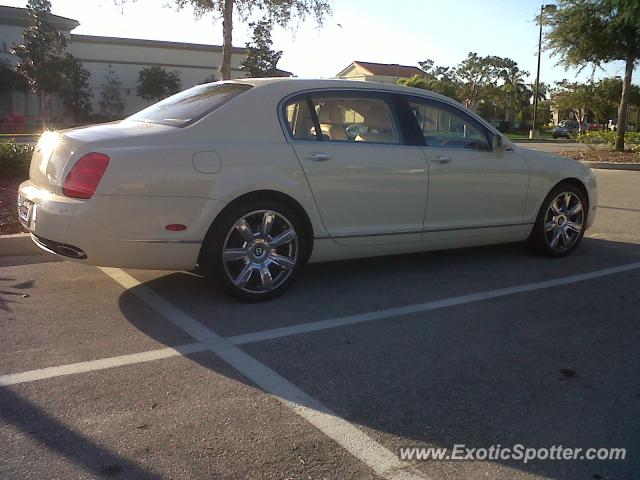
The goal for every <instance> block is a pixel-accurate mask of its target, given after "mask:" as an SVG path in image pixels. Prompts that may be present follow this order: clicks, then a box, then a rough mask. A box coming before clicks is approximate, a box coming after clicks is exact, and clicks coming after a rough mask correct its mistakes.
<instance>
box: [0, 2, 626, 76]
mask: <svg viewBox="0 0 640 480" xmlns="http://www.w3.org/2000/svg"><path fill="white" fill-rule="evenodd" d="M547 1H548V0H547ZM51 2H52V5H53V8H52V11H53V13H54V14H56V15H61V16H64V17H70V18H73V19H76V20H78V21H79V22H80V26H79V27H78V28H77V29H75V30H74V31H73V33H78V34H85V35H105V36H118V37H128V38H146V39H155V40H169V41H176V42H193V43H207V44H218V45H219V44H221V43H222V22H221V21H220V20H219V19H215V18H212V17H211V16H209V17H204V18H201V19H196V18H195V17H194V12H193V10H191V9H190V8H185V9H183V10H180V11H177V10H176V9H175V8H172V7H171V5H174V4H175V2H173V1H171V0H128V1H127V2H125V5H124V7H123V8H120V7H119V6H118V5H116V2H115V1H114V0H51ZM0 3H1V4H3V5H8V6H13V7H24V6H25V5H26V0H0ZM332 4H333V15H332V16H331V17H328V18H327V19H326V20H325V22H324V25H323V26H322V27H319V26H318V25H317V23H316V22H315V20H313V19H307V20H305V21H303V22H300V21H296V22H295V23H294V24H293V25H292V26H291V27H289V28H287V29H283V28H276V29H275V31H274V32H273V39H274V48H275V49H276V50H282V51H283V52H284V54H283V56H282V59H281V60H280V63H279V64H278V67H279V68H282V69H285V70H289V71H291V72H293V73H294V74H295V75H297V76H299V77H303V78H313V77H316V78H317V77H332V76H334V75H336V74H337V73H338V72H339V71H341V70H342V69H343V68H345V67H346V66H347V65H349V63H351V62H352V61H353V60H360V61H370V62H381V63H399V64H404V65H417V63H418V62H419V61H422V60H425V59H432V60H434V61H435V63H436V65H442V66H453V65H456V64H457V63H459V62H460V61H462V60H463V59H464V58H466V56H467V54H468V53H469V52H477V53H478V54H479V55H482V56H484V55H497V56H501V57H509V58H511V59H513V60H515V61H516V62H518V65H519V66H520V68H521V69H523V70H526V71H528V72H529V73H530V74H531V75H530V77H529V81H530V82H533V81H534V80H535V73H536V61H537V56H536V55H537V50H538V28H539V27H538V24H537V23H536V21H535V17H536V15H537V14H538V12H539V10H540V5H541V4H540V2H538V1H537V0H453V1H451V0H395V1H394V0H333V1H332ZM249 38H250V30H249V29H248V28H247V26H246V25H243V24H242V23H241V22H239V21H238V20H237V19H236V22H235V28H234V41H233V43H234V45H236V46H244V45H245V44H246V42H247V41H248V40H249ZM558 61H559V59H558V58H557V57H555V58H552V57H550V56H549V55H548V54H547V53H546V52H543V54H542V67H541V74H540V81H542V82H547V83H551V82H553V81H557V80H562V79H565V78H566V79H571V80H573V79H575V78H579V79H581V80H586V79H588V78H590V77H591V74H592V69H591V68H590V67H588V68H586V69H585V70H584V71H583V72H582V73H578V72H577V71H576V70H568V71H567V70H565V68H564V67H563V66H560V65H558ZM623 74H624V64H623V63H621V62H614V63H612V64H610V65H608V66H607V67H606V70H604V71H603V70H597V71H596V72H595V75H594V76H595V79H596V80H597V79H599V78H602V77H606V76H616V75H623Z"/></svg>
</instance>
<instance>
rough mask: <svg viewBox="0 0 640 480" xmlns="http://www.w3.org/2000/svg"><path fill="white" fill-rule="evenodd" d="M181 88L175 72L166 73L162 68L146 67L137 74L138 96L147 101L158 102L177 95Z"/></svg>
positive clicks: (178, 76) (180, 82)
mask: <svg viewBox="0 0 640 480" xmlns="http://www.w3.org/2000/svg"><path fill="white" fill-rule="evenodd" d="M181 86H182V81H181V80H180V74H179V73H178V72H177V71H174V72H167V71H166V70H165V69H164V68H162V67H146V68H143V69H142V70H140V73H139V74H138V87H137V89H136V91H137V93H138V96H139V97H140V98H142V99H144V100H148V101H156V102H157V101H158V100H162V99H163V98H167V97H169V96H171V95H173V94H174V93H178V92H179V91H180V88H181Z"/></svg>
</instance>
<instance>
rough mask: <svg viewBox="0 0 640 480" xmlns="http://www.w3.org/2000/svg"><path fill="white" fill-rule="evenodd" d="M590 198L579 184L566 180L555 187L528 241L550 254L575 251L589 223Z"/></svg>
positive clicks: (542, 208) (559, 254)
mask: <svg viewBox="0 0 640 480" xmlns="http://www.w3.org/2000/svg"><path fill="white" fill-rule="evenodd" d="M587 212H588V204H587V199H586V197H585V195H584V193H583V192H582V190H580V189H579V188H578V187H576V186H575V185H572V184H570V183H564V184H561V185H558V186H557V187H555V188H554V189H553V190H552V191H551V192H550V193H549V195H547V198H545V201H544V202H543V204H542V207H541V208H540V212H539V213H538V218H537V219H536V223H535V226H534V227H533V231H532V232H531V235H530V237H529V244H530V245H531V246H532V247H533V248H534V249H535V250H536V251H538V252H540V253H543V254H545V255H548V256H551V257H564V256H565V255H568V254H570V253H571V252H573V251H574V250H575V249H576V247H577V246H578V244H579V243H580V240H582V237H583V235H584V231H585V229H586V227H587Z"/></svg>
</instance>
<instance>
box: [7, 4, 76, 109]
mask: <svg viewBox="0 0 640 480" xmlns="http://www.w3.org/2000/svg"><path fill="white" fill-rule="evenodd" d="M27 13H28V15H29V23H28V25H27V28H26V29H25V31H24V33H23V35H22V44H20V45H17V46H16V47H15V48H14V49H13V50H12V53H13V54H14V55H16V56H17V57H18V59H19V60H18V65H17V71H18V73H19V74H20V75H22V76H23V77H24V78H25V80H26V81H27V82H28V84H29V86H30V87H31V89H32V90H33V91H34V92H35V93H36V94H38V95H39V96H40V109H41V111H42V113H43V114H44V111H45V96H46V95H49V94H52V93H54V92H55V91H56V90H57V89H58V88H59V87H60V84H61V81H62V78H63V74H62V71H61V69H60V65H61V63H62V62H63V61H64V58H65V50H66V48H67V39H66V38H65V36H64V35H63V34H62V33H60V32H59V31H58V30H56V29H55V28H54V27H53V26H52V25H51V24H50V23H49V21H48V19H47V17H48V16H49V15H51V2H50V1H49V0H29V1H28V2H27Z"/></svg>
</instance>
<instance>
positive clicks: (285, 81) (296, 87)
mask: <svg viewBox="0 0 640 480" xmlns="http://www.w3.org/2000/svg"><path fill="white" fill-rule="evenodd" d="M230 82H233V83H244V84H249V85H253V86H254V87H257V88H261V89H267V88H270V89H274V90H275V89H277V90H280V91H285V90H288V91H289V92H290V93H295V92H298V91H305V90H315V89H331V88H344V89H349V90H365V91H366V90H372V91H381V90H385V91H389V92H397V93H404V94H413V95H420V96H426V97H433V98H437V99H439V100H445V101H447V102H449V103H455V104H458V105H459V103H458V102H456V101H455V100H452V99H451V98H449V97H445V96H444V95H440V94H438V93H435V92H432V91H430V90H424V89H422V88H414V87H406V86H404V85H393V84H389V83H379V82H364V81H361V80H341V79H333V78H331V79H311V78H282V77H280V78H242V79H237V80H230Z"/></svg>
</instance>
